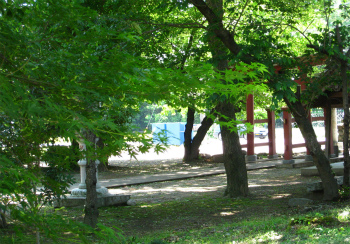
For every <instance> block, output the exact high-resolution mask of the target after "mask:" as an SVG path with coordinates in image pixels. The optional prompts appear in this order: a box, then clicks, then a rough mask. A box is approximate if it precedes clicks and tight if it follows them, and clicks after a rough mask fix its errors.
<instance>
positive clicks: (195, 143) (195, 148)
mask: <svg viewBox="0 0 350 244" xmlns="http://www.w3.org/2000/svg"><path fill="white" fill-rule="evenodd" d="M216 109H217V108H215V109H213V110H212V111H211V112H210V114H209V116H205V118H204V119H203V121H202V123H201V126H200V127H199V128H198V130H197V133H196V135H195V136H194V137H193V140H192V138H191V137H189V135H188V134H190V133H191V134H192V127H193V122H192V127H188V128H187V125H188V124H189V123H191V122H189V121H188V119H189V115H188V114H187V125H186V130H185V156H184V159H183V160H184V161H185V162H191V161H193V160H196V159H198V158H199V147H200V146H201V144H202V141H203V140H204V137H205V135H206V134H207V132H208V130H209V129H210V127H211V126H212V125H213V124H214V120H213V119H212V116H214V113H215V111H216ZM193 115H194V113H193ZM190 116H191V115H190ZM191 119H193V120H194V116H193V118H192V117H191ZM189 132H190V133H189ZM186 133H188V134H187V138H186ZM191 134H190V135H191ZM188 145H189V146H188ZM186 147H187V148H186Z"/></svg>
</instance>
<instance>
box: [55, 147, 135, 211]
mask: <svg viewBox="0 0 350 244" xmlns="http://www.w3.org/2000/svg"><path fill="white" fill-rule="evenodd" d="M79 148H80V150H82V151H84V150H86V145H85V144H84V143H82V142H79ZM86 163H87V161H86V159H81V160H79V162H78V165H79V166H80V184H79V186H78V188H74V189H73V190H72V191H71V194H68V195H66V196H65V198H61V199H58V200H56V201H55V202H54V207H77V206H84V205H85V199H86V183H85V182H86ZM99 164H100V161H99V160H96V161H95V165H96V180H97V183H96V192H97V205H98V207H106V206H115V205H127V202H128V200H129V199H130V195H115V194H110V193H109V192H108V189H107V188H106V187H101V184H100V182H99V180H98V165H99Z"/></svg>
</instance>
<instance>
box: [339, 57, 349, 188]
mask: <svg viewBox="0 0 350 244" xmlns="http://www.w3.org/2000/svg"><path fill="white" fill-rule="evenodd" d="M340 68H341V71H340V72H341V77H342V81H343V108H344V123H343V126H344V137H343V150H344V152H343V155H344V179H343V180H344V186H348V187H349V186H350V179H349V174H350V162H349V99H348V80H347V73H346V71H347V63H346V61H343V60H342V61H341V67H340Z"/></svg>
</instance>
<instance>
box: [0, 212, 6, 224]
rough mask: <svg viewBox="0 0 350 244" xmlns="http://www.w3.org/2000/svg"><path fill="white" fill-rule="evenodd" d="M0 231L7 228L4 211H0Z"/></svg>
mask: <svg viewBox="0 0 350 244" xmlns="http://www.w3.org/2000/svg"><path fill="white" fill-rule="evenodd" d="M0 217H1V218H0V229H3V228H6V227H7V221H6V216H5V211H2V210H0Z"/></svg>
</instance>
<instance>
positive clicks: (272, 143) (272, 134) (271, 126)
mask: <svg viewBox="0 0 350 244" xmlns="http://www.w3.org/2000/svg"><path fill="white" fill-rule="evenodd" d="M267 119H268V122H267V128H268V138H269V158H277V157H278V156H277V153H276V130H275V128H276V118H275V112H274V111H271V110H267Z"/></svg>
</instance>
